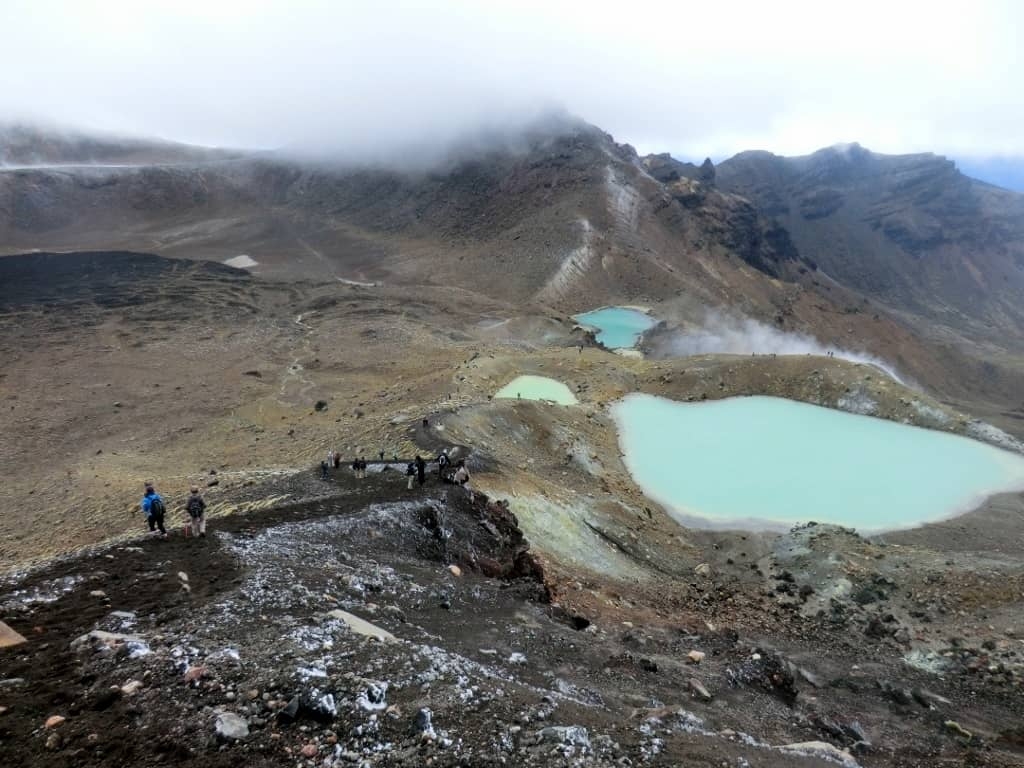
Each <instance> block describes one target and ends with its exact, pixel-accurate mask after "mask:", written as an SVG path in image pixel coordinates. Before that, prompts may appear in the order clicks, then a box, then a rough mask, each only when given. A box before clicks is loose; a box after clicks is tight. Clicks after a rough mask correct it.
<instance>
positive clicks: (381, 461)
mask: <svg viewBox="0 0 1024 768" xmlns="http://www.w3.org/2000/svg"><path fill="white" fill-rule="evenodd" d="M377 455H378V456H380V463H381V464H383V463H384V451H383V450H381V451H378V452H377Z"/></svg>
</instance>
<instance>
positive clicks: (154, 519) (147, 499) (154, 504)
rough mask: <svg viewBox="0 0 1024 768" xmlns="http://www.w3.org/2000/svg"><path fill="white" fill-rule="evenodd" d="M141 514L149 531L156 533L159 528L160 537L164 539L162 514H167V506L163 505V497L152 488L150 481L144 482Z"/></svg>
mask: <svg viewBox="0 0 1024 768" xmlns="http://www.w3.org/2000/svg"><path fill="white" fill-rule="evenodd" d="M142 514H144V515H145V516H146V522H147V523H149V530H150V532H151V533H152V534H154V535H156V533H157V530H158V529H159V532H160V537H161V538H164V539H166V538H167V529H166V528H164V515H165V514H167V507H166V506H165V505H164V499H163V497H162V496H161V495H160V494H159V493H157V492H156V491H155V490H154V489H153V485H152V483H146V493H145V494H144V495H143V497H142Z"/></svg>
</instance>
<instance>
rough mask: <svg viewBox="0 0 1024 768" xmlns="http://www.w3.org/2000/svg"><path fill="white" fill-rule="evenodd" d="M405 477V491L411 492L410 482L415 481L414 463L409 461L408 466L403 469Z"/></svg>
mask: <svg viewBox="0 0 1024 768" xmlns="http://www.w3.org/2000/svg"><path fill="white" fill-rule="evenodd" d="M405 476H406V478H408V480H409V482H408V483H406V486H405V487H406V489H407V490H410V491H411V490H412V481H413V480H415V479H416V462H414V461H410V462H409V465H408V466H407V467H406V468H405Z"/></svg>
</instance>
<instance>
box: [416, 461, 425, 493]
mask: <svg viewBox="0 0 1024 768" xmlns="http://www.w3.org/2000/svg"><path fill="white" fill-rule="evenodd" d="M416 479H417V480H419V481H420V485H421V486H422V485H423V484H424V483H425V482H427V462H425V461H424V460H423V457H422V456H420V455H419V454H418V453H417V454H416Z"/></svg>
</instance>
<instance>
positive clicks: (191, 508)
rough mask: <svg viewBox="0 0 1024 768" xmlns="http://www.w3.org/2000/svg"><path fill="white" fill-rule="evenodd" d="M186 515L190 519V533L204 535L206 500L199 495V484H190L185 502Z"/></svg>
mask: <svg viewBox="0 0 1024 768" xmlns="http://www.w3.org/2000/svg"><path fill="white" fill-rule="evenodd" d="M185 509H186V510H188V516H189V518H190V519H191V521H192V535H193V536H202V537H204V538H205V536H206V502H205V501H203V497H202V496H200V495H199V486H197V485H193V486H192V493H191V495H190V496H189V497H188V502H187V503H186V504H185Z"/></svg>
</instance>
